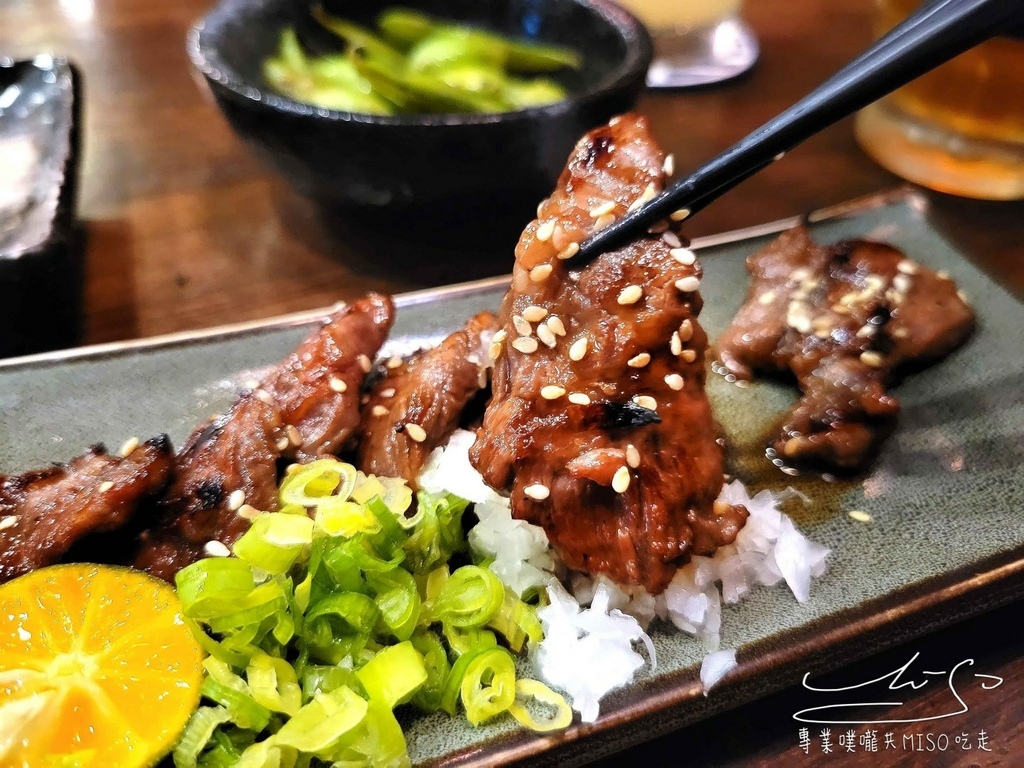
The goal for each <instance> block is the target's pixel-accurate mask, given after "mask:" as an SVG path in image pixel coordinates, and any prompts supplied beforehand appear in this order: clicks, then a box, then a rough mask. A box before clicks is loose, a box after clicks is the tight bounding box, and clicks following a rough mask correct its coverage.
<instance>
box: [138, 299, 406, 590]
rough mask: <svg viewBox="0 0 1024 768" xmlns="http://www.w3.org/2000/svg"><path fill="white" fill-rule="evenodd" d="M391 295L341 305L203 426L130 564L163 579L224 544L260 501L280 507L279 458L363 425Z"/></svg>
mask: <svg viewBox="0 0 1024 768" xmlns="http://www.w3.org/2000/svg"><path fill="white" fill-rule="evenodd" d="M393 314H394V308H393V305H392V303H391V299H390V298H388V297H386V296H381V295H377V294H371V295H370V296H368V297H367V298H365V299H362V300H361V301H357V302H355V303H354V304H352V305H350V306H346V307H343V308H342V309H341V310H339V311H338V312H337V313H336V314H335V315H334V316H332V317H331V318H329V319H328V320H327V321H326V322H325V323H324V324H323V325H322V326H321V327H320V328H318V329H317V330H316V331H315V332H314V333H313V334H312V335H311V336H309V337H308V338H307V339H306V340H305V341H304V342H303V343H302V344H301V345H300V346H299V348H298V349H297V350H296V351H295V352H294V353H292V354H291V355H290V356H289V357H288V358H287V359H286V360H285V361H284V362H283V363H281V365H279V366H278V367H276V368H275V369H274V370H272V371H271V372H270V373H269V374H267V376H266V377H264V379H263V381H262V383H261V384H260V388H259V389H256V390H255V391H252V392H247V393H245V394H243V395H242V397H240V398H239V400H238V401H237V402H236V403H235V404H234V406H233V407H232V409H231V411H230V412H229V413H228V414H227V415H226V416H224V417H222V418H219V419H216V420H214V421H212V422H210V423H209V424H206V425H203V426H201V427H199V428H198V429H197V430H196V431H195V432H194V433H193V434H192V436H191V437H190V438H189V439H188V441H187V442H186V444H185V446H184V447H183V448H182V450H181V451H180V452H179V453H178V456H177V458H176V460H175V467H176V479H175V482H174V484H173V486H172V487H171V488H170V490H169V491H168V493H167V495H166V498H165V499H164V501H163V503H162V510H161V515H160V519H161V523H160V525H158V526H157V527H156V528H155V529H153V530H150V531H146V532H145V533H144V534H143V536H142V546H141V549H140V551H139V554H138V557H137V559H136V562H135V565H136V567H138V568H143V569H144V570H146V571H149V572H150V573H152V574H154V575H157V576H160V577H162V578H164V579H168V580H170V579H173V577H174V574H175V573H177V572H178V571H179V570H181V569H182V568H184V567H185V566H186V565H188V564H189V563H192V562H194V561H195V560H198V559H199V558H201V557H203V556H205V555H207V554H217V553H220V554H223V553H224V551H225V548H226V547H230V546H231V545H232V544H233V543H234V542H235V541H237V540H238V538H239V537H240V536H241V535H242V534H243V533H245V531H246V530H248V528H249V525H250V521H251V518H252V516H253V515H254V514H255V513H256V512H257V511H271V510H274V509H276V507H277V460H278V459H279V458H282V457H286V458H294V459H295V460H297V461H300V462H301V461H307V460H311V459H314V458H316V457H317V456H320V455H324V454H329V453H331V452H333V451H335V450H337V449H338V448H339V447H341V446H342V445H343V444H344V443H345V442H346V441H347V440H348V439H349V438H350V437H351V436H352V435H353V434H354V433H355V430H356V427H357V426H358V425H359V397H360V389H361V388H362V385H363V380H364V379H365V377H366V374H367V372H368V371H369V370H370V368H371V360H372V358H373V357H374V356H375V355H376V354H377V352H378V350H379V349H380V346H381V344H383V342H384V339H385V338H386V337H387V333H388V329H389V328H390V327H391V323H392V322H393Z"/></svg>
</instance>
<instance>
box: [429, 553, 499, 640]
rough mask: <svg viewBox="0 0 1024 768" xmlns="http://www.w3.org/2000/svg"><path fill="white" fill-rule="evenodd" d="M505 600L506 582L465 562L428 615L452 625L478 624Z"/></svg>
mask: <svg viewBox="0 0 1024 768" xmlns="http://www.w3.org/2000/svg"><path fill="white" fill-rule="evenodd" d="M504 600H505V585H504V584H502V583H501V580H500V579H499V578H498V577H497V576H495V575H494V574H493V573H492V572H491V571H489V570H488V569H487V568H481V567H480V566H477V565H464V566H462V567H461V568H459V569H458V570H457V571H455V573H453V574H452V575H451V576H450V577H449V579H448V581H446V582H445V585H444V586H443V587H442V588H441V592H440V594H439V595H438V596H437V598H436V599H435V600H434V601H433V604H432V606H431V616H432V617H433V618H434V619H436V620H437V621H442V622H444V623H445V624H450V625H452V626H454V627H481V626H483V625H484V624H486V623H487V622H488V621H490V620H491V618H492V617H493V616H494V614H495V613H497V612H498V609H499V608H501V605H502V603H503V602H504Z"/></svg>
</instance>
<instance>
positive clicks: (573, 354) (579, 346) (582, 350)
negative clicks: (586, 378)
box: [569, 336, 590, 362]
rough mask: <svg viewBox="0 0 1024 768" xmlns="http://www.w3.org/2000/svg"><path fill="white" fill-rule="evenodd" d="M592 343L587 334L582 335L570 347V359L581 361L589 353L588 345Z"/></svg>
mask: <svg viewBox="0 0 1024 768" xmlns="http://www.w3.org/2000/svg"><path fill="white" fill-rule="evenodd" d="M589 344H590V340H589V339H588V338H587V337H586V336H581V337H580V338H578V339H576V341H574V342H573V343H572V346H571V347H569V359H570V360H572V361H573V362H579V361H580V360H582V359H583V358H584V357H585V356H586V354H587V347H588V346H589Z"/></svg>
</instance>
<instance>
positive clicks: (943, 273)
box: [935, 269, 952, 280]
mask: <svg viewBox="0 0 1024 768" xmlns="http://www.w3.org/2000/svg"><path fill="white" fill-rule="evenodd" d="M935 276H936V277H937V278H939V280H951V279H952V278H951V277H950V276H949V272H947V271H946V270H944V269H940V270H939V271H938V272H936V273H935Z"/></svg>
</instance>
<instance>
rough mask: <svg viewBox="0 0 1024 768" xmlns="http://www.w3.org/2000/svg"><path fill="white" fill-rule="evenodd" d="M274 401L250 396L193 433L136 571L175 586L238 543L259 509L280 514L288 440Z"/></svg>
mask: <svg viewBox="0 0 1024 768" xmlns="http://www.w3.org/2000/svg"><path fill="white" fill-rule="evenodd" d="M267 399H269V398H265V397H264V398H263V399H261V397H260V396H257V393H253V392H248V393H246V394H244V395H242V397H240V398H239V399H238V400H237V401H236V402H235V404H234V406H232V408H231V410H230V411H229V412H228V413H227V414H226V415H225V416H222V417H220V418H219V419H215V420H214V421H211V422H209V423H208V424H205V425H203V426H201V427H199V428H198V429H197V430H196V431H195V432H193V433H192V435H191V436H190V437H189V439H188V441H187V442H186V443H185V446H184V447H183V448H182V449H181V451H179V452H178V455H177V457H176V458H175V468H176V479H175V481H174V483H173V485H171V487H170V489H169V490H168V492H167V495H166V497H165V498H164V500H163V502H162V504H161V508H162V509H161V515H160V517H161V519H162V523H161V524H160V525H159V526H158V527H157V528H155V529H153V530H149V531H145V532H144V533H143V534H142V546H141V549H140V550H139V554H138V556H137V558H136V560H135V567H136V568H141V569H143V570H145V571H148V572H149V573H151V574H153V575H154V576H159V577H160V578H162V579H166V580H168V581H171V580H173V579H174V574H175V573H177V572H178V571H180V570H181V569H182V568H184V567H185V566H186V565H188V564H189V563H193V562H195V561H196V560H198V559H199V558H201V557H205V556H206V555H208V554H217V553H218V551H219V552H221V553H223V550H221V548H220V546H219V545H221V544H223V545H225V546H230V545H231V544H233V543H234V542H235V541H237V540H238V538H239V537H240V536H241V535H242V534H243V533H245V532H246V530H248V528H249V525H250V524H251V522H250V521H251V516H252V514H253V513H254V511H255V510H263V511H267V510H273V509H276V507H277V466H276V462H277V459H278V458H279V457H280V456H281V449H282V447H283V446H285V445H287V444H288V439H287V430H286V428H285V427H284V425H283V423H282V422H281V418H280V416H279V415H278V413H277V411H276V409H275V408H274V407H273V405H271V404H269V403H268V402H265V400H267Z"/></svg>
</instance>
